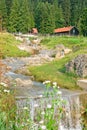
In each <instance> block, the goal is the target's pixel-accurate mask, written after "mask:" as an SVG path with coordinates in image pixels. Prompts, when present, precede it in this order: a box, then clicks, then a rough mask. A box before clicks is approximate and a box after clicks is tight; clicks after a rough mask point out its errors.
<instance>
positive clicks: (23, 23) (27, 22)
mask: <svg viewBox="0 0 87 130" xmlns="http://www.w3.org/2000/svg"><path fill="white" fill-rule="evenodd" d="M21 2H22V5H21V8H20V11H19V22H18V28H17V31H20V32H23V33H26V32H29V31H30V30H31V28H32V27H34V18H33V15H32V12H31V11H30V7H29V3H28V1H27V0H25V1H24V0H22V1H21Z"/></svg>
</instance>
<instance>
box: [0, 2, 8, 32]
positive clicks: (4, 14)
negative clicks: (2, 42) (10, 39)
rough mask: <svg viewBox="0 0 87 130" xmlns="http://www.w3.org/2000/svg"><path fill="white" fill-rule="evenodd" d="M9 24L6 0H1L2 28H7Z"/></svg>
mask: <svg viewBox="0 0 87 130" xmlns="http://www.w3.org/2000/svg"><path fill="white" fill-rule="evenodd" d="M6 25H7V10H6V4H5V0H0V30H1V31H2V30H4V29H6Z"/></svg>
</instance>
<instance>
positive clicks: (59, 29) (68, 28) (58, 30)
mask: <svg viewBox="0 0 87 130" xmlns="http://www.w3.org/2000/svg"><path fill="white" fill-rule="evenodd" d="M72 28H73V26H69V27H63V28H57V29H55V30H54V33H60V32H68V31H70V30H71V29H72Z"/></svg>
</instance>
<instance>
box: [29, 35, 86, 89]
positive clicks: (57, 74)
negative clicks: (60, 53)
mask: <svg viewBox="0 0 87 130" xmlns="http://www.w3.org/2000/svg"><path fill="white" fill-rule="evenodd" d="M47 39H49V40H48V41H47ZM44 40H46V41H44ZM44 40H42V43H43V45H45V46H47V47H48V48H54V47H55V45H56V44H59V43H63V44H64V46H67V47H69V48H72V47H73V46H76V47H78V49H77V50H75V51H72V52H71V53H70V54H68V55H66V56H65V57H64V58H62V59H59V60H54V61H53V62H51V63H49V64H44V65H41V66H37V67H29V70H30V71H31V73H32V75H34V76H35V79H36V80H37V81H42V82H43V81H44V80H50V81H56V82H57V83H58V84H59V86H61V87H63V88H68V89H79V87H78V86H77V84H76V82H77V79H78V78H80V77H77V76H76V74H75V73H66V71H65V64H66V63H67V62H68V61H70V60H72V59H73V58H75V57H76V56H77V55H79V54H87V38H84V37H49V38H45V39H44ZM60 41H61V42H60ZM45 42H46V43H45ZM77 45H78V46H77ZM76 47H75V49H76Z"/></svg>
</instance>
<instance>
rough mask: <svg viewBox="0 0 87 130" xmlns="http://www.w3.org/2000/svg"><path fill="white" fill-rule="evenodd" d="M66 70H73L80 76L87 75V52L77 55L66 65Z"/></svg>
mask: <svg viewBox="0 0 87 130" xmlns="http://www.w3.org/2000/svg"><path fill="white" fill-rule="evenodd" d="M65 66H66V71H67V72H75V73H76V74H77V75H78V76H80V77H86V76H87V54H82V55H79V56H77V57H76V58H75V59H73V60H71V61H70V62H68V63H67V64H66V65H65Z"/></svg>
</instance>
